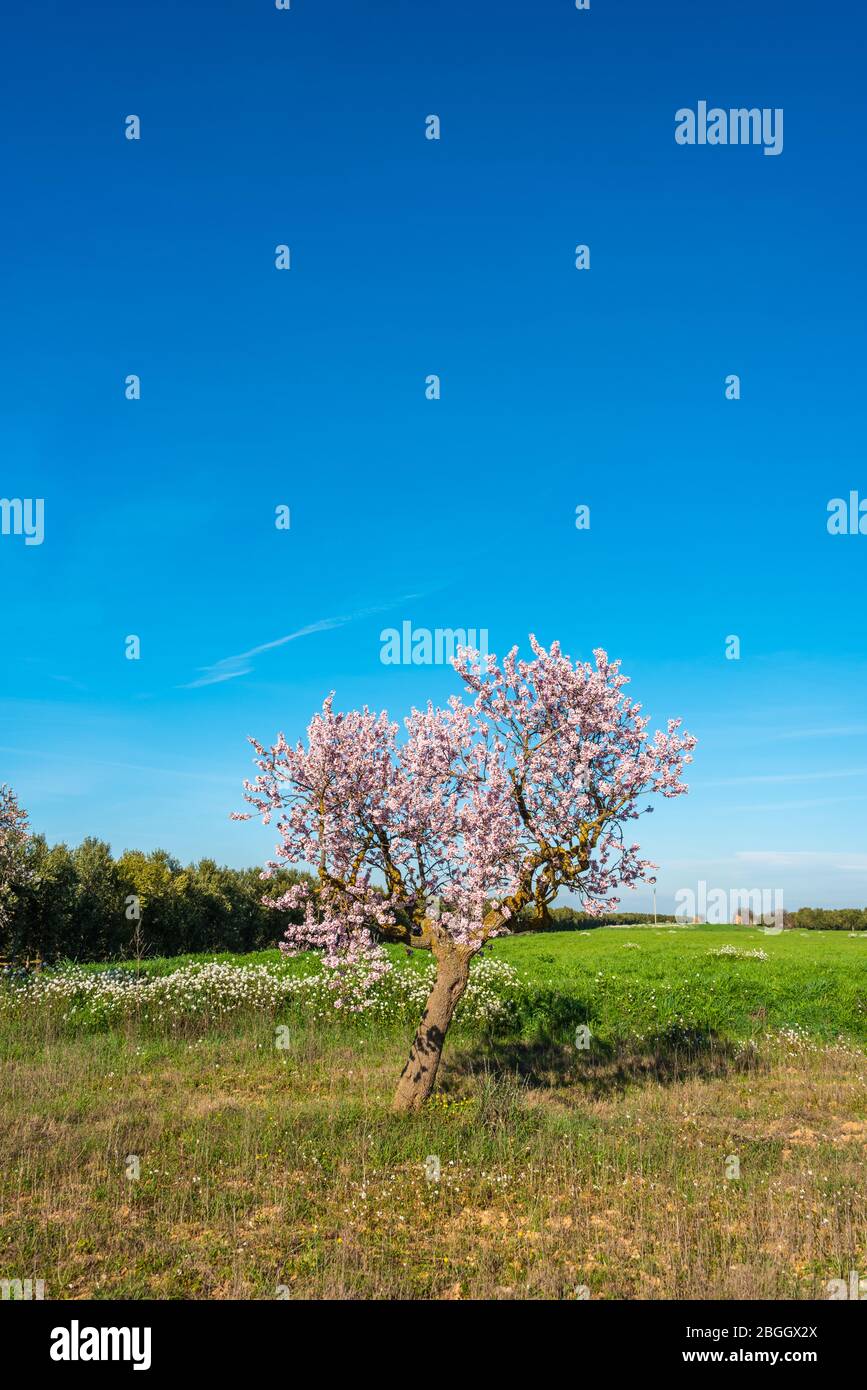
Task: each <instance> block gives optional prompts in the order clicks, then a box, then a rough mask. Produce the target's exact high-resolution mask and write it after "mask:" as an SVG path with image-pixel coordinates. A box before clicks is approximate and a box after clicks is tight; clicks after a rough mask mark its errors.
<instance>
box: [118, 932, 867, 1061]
mask: <svg viewBox="0 0 867 1390" xmlns="http://www.w3.org/2000/svg"><path fill="white" fill-rule="evenodd" d="M726 945H733V946H735V947H736V948H738V949H739V950H756V949H758V950H762V951H764V952H765V953H766V954H767V956H768V960H766V961H763V960H749V959H740V958H735V959H731V958H720V957H718V956H714V955H712V954H710V952H712V951H715V950H719V949H720V947H723V946H726ZM390 953H391V955H392V958H393V960H394V961H395V963H396V964H398V965H400V966H401V967H403V968H406V969H416V970H420V969H424V968H425V967H426V966H427V965H428V964H429V962H430V956H429V955H428V954H427V953H425V952H413V953H412V956H411V957H407V955H406V953H405V951H403V950H401V949H400V948H397V947H393V948H390ZM488 953H489V954H490V955H492V956H494V957H495V958H497V959H500V960H504V961H506V962H508V963H509V964H510V965H512V966H513V967H514V968H515V969H516V970H517V971H518V973H519V976H520V978H521V982H522V988H521V990H520V993H519V994H518V996H517V997H516V999H515V1001H514V1007H513V1011H512V1023H513V1032H514V1034H515V1035H516V1036H522V1037H525V1038H527V1039H530V1038H533V1039H537V1040H538V1039H540V1038H544V1037H548V1038H561V1037H562V1038H563V1039H565V1038H566V1037H567V1036H568V1035H569V1033H570V1032H573V1033H574V1029H575V1027H576V1026H577V1025H578V1024H581V1023H586V1024H588V1025H589V1027H590V1028H591V1030H592V1032H593V1034H594V1036H595V1037H596V1039H597V1040H598V1042H599V1043H600V1044H603V1045H604V1044H615V1043H617V1042H620V1041H626V1040H630V1041H632V1040H635V1039H639V1040H642V1039H646V1040H650V1039H652V1038H655V1037H666V1036H668V1037H676V1036H678V1035H695V1034H704V1035H707V1034H713V1035H715V1036H718V1037H721V1038H726V1039H731V1040H736V1039H744V1038H754V1037H758V1036H761V1035H762V1034H764V1033H765V1032H768V1031H771V1032H779V1031H784V1030H794V1031H797V1032H802V1033H804V1034H806V1035H807V1036H809V1037H813V1038H816V1039H818V1040H826V1041H833V1040H835V1039H837V1038H843V1039H848V1040H850V1041H853V1042H856V1043H860V1044H867V933H864V934H862V935H860V936H858V937H852V936H850V935H848V934H847V933H845V932H783V933H781V934H780V935H767V934H765V933H764V932H763V931H762V930H761V929H760V928H755V927H742V926H727V927H706V926H699V927H676V928H672V927H665V926H660V927H658V928H654V927H652V926H647V927H618V928H614V927H600V928H597V929H594V930H591V931H580V932H550V933H544V934H541V933H540V934H537V935H524V936H519V937H511V938H505V939H503V940H498V941H496V942H494V943H493V944H492V945H491V946H490V947H489V948H488ZM214 959H216V960H220V961H232V962H235V963H238V964H241V963H243V964H266V963H269V962H274V961H277V960H278V959H281V957H280V955H279V952H277V951H256V952H252V953H250V954H246V955H237V954H232V953H231V952H223V953H221V954H218V955H216V956H214V955H208V956H179V957H174V958H166V957H161V958H159V959H156V960H145V961H143V962H142V964H141V968H142V969H143V970H144V971H145V972H147V973H148V974H157V975H164V974H168V973H170V972H171V971H173V970H175V969H177V968H178V966H179V965H181V964H184V963H187V962H189V961H197V960H198V961H202V960H214ZM93 968H94V969H97V970H98V969H105V968H107V967H105V966H95V967H93ZM126 968H128V969H135V968H136V967H135V965H134V964H129V963H128V964H127V967H126ZM292 968H293V969H295V970H298V971H299V972H306V971H309V970H310V969H312V968H314V963H313V961H311V960H310V959H309V958H304V957H301V958H298V959H297V960H295V961H294V962H293V966H292Z"/></svg>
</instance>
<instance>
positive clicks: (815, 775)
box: [694, 767, 867, 790]
mask: <svg viewBox="0 0 867 1390" xmlns="http://www.w3.org/2000/svg"><path fill="white" fill-rule="evenodd" d="M838 777H867V767H848V768H840V769H838V770H832V771H828V772H769V773H761V774H759V775H758V776H753V775H750V776H747V777H720V778H718V779H716V780H715V781H713V782H702V783H701V788H702V790H703V789H704V788H705V787H740V786H747V785H748V784H753V783H765V782H824V781H825V780H826V779H835V778H838ZM694 789H695V790H698V784H696V787H695V788H694Z"/></svg>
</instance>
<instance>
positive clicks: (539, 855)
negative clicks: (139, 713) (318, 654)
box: [234, 637, 695, 1110]
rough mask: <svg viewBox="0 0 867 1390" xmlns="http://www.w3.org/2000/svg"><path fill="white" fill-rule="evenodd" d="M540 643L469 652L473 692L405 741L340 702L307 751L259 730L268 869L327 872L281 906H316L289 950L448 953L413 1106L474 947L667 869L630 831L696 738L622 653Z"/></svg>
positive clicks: (432, 1067)
mask: <svg viewBox="0 0 867 1390" xmlns="http://www.w3.org/2000/svg"><path fill="white" fill-rule="evenodd" d="M530 642H531V646H532V651H533V657H532V659H531V660H529V661H523V660H519V657H518V652H517V648H514V649H513V650H512V651H511V652H509V654H508V656H507V657H506V658H505V660H504V661H503V662H502V663H501V664H499V663H498V662H497V659H496V658H495V657H493V656H484V657H482V656H480V654H479V653H478V652H476V651H472V650H469V649H466V648H462V649H460V650H459V652H458V656H457V658H456V660H455V662H454V666H455V669H456V670H457V671H458V673H459V674H460V675H461V676H462V678H463V681H464V687H465V697H464V698H461V697H459V696H457V695H456V696H454V697H453V698H452V699H451V700H450V702H449V704H448V707H447V708H446V709H435V708H434V707H433V706H432V705H428V707H427V709H426V710H413V711H412V713H411V714H410V716H409V717H408V719H406V721H405V736H404V737H403V738H402V739H398V729H397V726H396V725H395V724H393V723H391V722H390V720H389V719H388V716H387V715H385V714H374V713H372V712H371V711H370V710H368V709H367V708H365V709H362V710H360V711H359V710H354V711H352V712H350V713H348V714H339V713H335V711H334V708H333V697H332V696H329V698H328V699H327V700H326V701H325V703H324V705H323V707H322V712H321V713H320V714H317V715H315V716H314V718H313V720H312V722H311V723H310V726H309V728H308V730H307V742H306V744H302V743H299V744H297V745H296V746H295V747H291V746H290V745H289V744H288V743H287V742H286V740H285V738H284V737H283V735H282V734H280V735H279V737H278V739H277V742H276V743H275V744H274V745H273V746H272V747H271V748H269V749H266V748H265V747H264V746H263V745H262V744H260V743H257V742H256V740H255V739H251V743H252V744H253V747H254V748H255V750H256V753H257V760H256V761H257V766H258V769H259V771H258V775H257V776H256V777H255V778H254V779H253V780H251V781H248V782H246V783H245V789H246V790H245V798H246V800H247V801H248V802H249V803H250V804H251V805H252V806H254V807H255V809H256V811H257V812H258V813H259V814H260V815H261V816H262V818H263V820H264V821H265V823H266V824H268V823H269V822H270V821H271V820H272V818H274V817H276V825H277V830H278V832H279V836H280V844H279V846H278V848H277V851H276V859H275V860H274V861H272V862H271V863H270V864H269V865H268V866H267V867H266V869H265V872H264V876H265V877H268V875H269V874H270V873H272V872H273V871H274V869H275V868H277V867H278V866H279V865H280V864H281V863H289V864H292V865H300V864H305V865H309V866H310V867H311V868H312V869H313V870H314V872H315V875H316V886H315V888H314V889H312V890H311V888H310V887H309V886H308V885H305V884H299V885H296V886H294V887H292V888H291V889H289V891H288V892H287V893H285V894H283V895H282V896H281V897H279V898H277V899H272V900H269V901H271V905H272V906H274V907H276V908H281V909H289V908H294V909H297V908H301V909H302V912H303V920H301V921H300V922H299V923H298V924H295V925H291V926H290V927H289V928H288V930H287V932H286V937H285V941H284V942H283V943H282V949H284V950H285V951H287V952H289V953H294V952H297V951H303V950H307V949H310V948H316V949H320V950H322V952H323V955H324V960H325V962H326V964H329V965H333V966H341V965H343V964H346V963H354V964H361V963H366V964H367V967H368V968H369V969H370V970H372V971H374V972H375V971H377V970H378V969H381V967H382V963H383V960H384V951H383V943H384V942H402V943H403V944H404V945H405V946H407V947H410V948H413V949H416V950H425V951H430V952H432V954H433V956H434V958H435V960H436V963H437V974H436V979H435V982H434V985H433V989H432V991H431V994H430V997H429V998H428V1001H427V1005H426V1007H425V1010H424V1013H423V1015H422V1019H421V1022H420V1024H419V1028H418V1031H417V1033H416V1036H415V1039H414V1040H413V1044H412V1047H411V1049H410V1054H409V1059H408V1061H407V1064H406V1066H405V1067H404V1070H403V1073H402V1075H401V1078H400V1081H399V1084H398V1087H397V1092H396V1095H395V1100H394V1105H395V1109H397V1110H413V1109H417V1108H418V1107H419V1106H420V1105H421V1104H422V1102H423V1101H424V1100H425V1099H426V1098H427V1097H428V1096H429V1095H430V1093H431V1091H432V1090H433V1086H434V1082H435V1080H436V1074H437V1069H438V1067H439V1062H440V1058H441V1056H442V1048H443V1043H444V1040H445V1036H446V1032H447V1030H448V1027H449V1024H450V1023H451V1020H452V1017H453V1015H454V1011H455V1007H456V1005H457V1003H458V1001H459V1000H460V998H461V995H462V994H463V992H464V990H465V988H466V985H467V979H468V972H469V966H470V961H471V960H472V958H473V956H475V955H476V954H477V953H478V952H479V951H480V950H481V949H482V947H483V946H484V945H485V943H486V942H488V941H490V940H491V939H492V938H493V937H495V936H498V935H500V934H502V933H503V932H506V931H508V930H509V924H510V923H512V922H514V920H515V918H516V916H517V914H519V913H523V912H525V910H527V911H529V912H530V914H531V917H532V919H533V921H535V923H536V924H537V925H538V926H544V925H545V923H546V921H547V920H548V909H549V906H550V904H551V902H552V901H553V900H554V898H555V897H556V895H557V894H558V892H559V891H560V890H561V889H567V890H569V891H570V892H572V893H574V894H577V895H578V897H579V898H580V900H581V901H582V903H583V905H584V908H585V910H587V911H588V912H590V913H595V914H599V913H602V912H604V911H606V910H608V909H610V908H612V907H614V906H616V903H617V898H616V897H615V896H614V893H615V890H616V889H617V888H618V887H620V886H624V885H625V886H632V885H634V884H636V883H637V882H639V881H646V882H653V879H652V877H651V876H650V872H649V871H651V870H652V869H654V868H655V867H656V866H655V865H653V864H651V863H650V862H649V861H648V860H645V859H641V858H639V846H638V845H637V844H634V843H630V842H628V841H627V839H626V836H625V830H626V827H627V826H628V823H629V822H630V821H632V820H635V819H636V818H637V817H638V815H639V814H640V809H639V804H638V803H639V801H640V800H641V799H643V798H645V797H646V796H647V795H648V793H651V792H659V793H661V794H662V795H663V796H666V797H673V796H678V795H680V794H681V793H682V792H685V791H686V790H687V788H686V786H685V784H684V783H683V782H682V781H681V780H680V779H681V774H682V772H683V768H684V764H685V763H689V762H691V761H692V758H691V752H692V749H693V747H694V746H695V739H694V738H693V737H692V736H691V735H690V734H687V733H685V732H684V733H681V732H680V722H681V721H680V720H669V722H668V726H667V730H666V732H664V733H663V732H661V731H658V732H656V733H654V734H653V735H652V736H651V735H650V734H649V732H648V730H649V722H650V721H649V718H648V717H647V716H645V715H643V714H642V713H641V706H640V705H639V704H636V703H635V702H634V701H632V700H631V699H629V698H628V696H627V695H626V694H625V693H624V686H625V685H627V684H628V681H627V677H625V676H623V675H621V673H620V663H619V662H616V661H614V662H611V661H609V660H608V657H607V656H606V654H605V652H604V651H602V650H597V651H595V652H594V658H595V660H594V662H593V663H587V662H583V663H582V662H575V663H573V662H572V661H571V660H570V658H569V657H568V656H565V655H564V654H563V653H562V652H561V650H560V646H559V644H558V643H556V642H555V643H553V644H552V646H551V647H550V649H548V650H545V648H544V647H542V646H540V644H539V643H538V642H537V641H536V640H535V638H533V637H531V639H530ZM641 809H642V810H643V809H648V810H649V809H650V808H649V807H642V808H641ZM251 814H252V812H247V813H236V814H235V817H234V818H235V819H238V820H245V819H249V818H250V815H251ZM336 1002H338V1003H339V1002H340V998H339V994H338V995H337V997H336Z"/></svg>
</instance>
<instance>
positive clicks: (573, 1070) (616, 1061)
mask: <svg viewBox="0 0 867 1390" xmlns="http://www.w3.org/2000/svg"><path fill="white" fill-rule="evenodd" d="M445 1062H446V1065H445V1068H444V1074H443V1075H442V1080H441V1087H442V1089H443V1090H444V1091H449V1090H457V1089H463V1087H464V1086H465V1085H466V1082H467V1081H468V1080H470V1079H474V1078H478V1077H480V1076H483V1077H485V1078H503V1079H505V1078H509V1079H511V1080H513V1081H514V1080H518V1081H520V1082H521V1083H523V1084H524V1085H525V1086H527V1087H529V1088H532V1089H538V1090H548V1091H552V1092H555V1091H559V1090H563V1089H567V1088H568V1089H574V1088H576V1087H578V1088H580V1089H581V1090H582V1091H583V1092H584V1093H585V1094H586V1095H588V1096H590V1097H592V1098H594V1099H604V1098H605V1097H608V1096H612V1095H618V1094H622V1092H623V1091H625V1090H626V1089H627V1087H629V1086H633V1085H636V1084H647V1085H657V1086H670V1085H673V1084H675V1083H677V1082H682V1081H689V1080H696V1079H701V1080H718V1079H721V1078H725V1077H727V1076H733V1075H743V1074H745V1073H749V1072H755V1071H759V1070H764V1069H765V1064H764V1063H762V1062H761V1060H760V1058H759V1056H758V1053H757V1052H756V1051H755V1049H754V1048H752V1047H750V1046H749V1045H748V1044H743V1043H733V1042H731V1041H729V1040H728V1039H726V1038H722V1037H720V1036H719V1034H717V1033H714V1032H713V1031H712V1030H710V1031H707V1032H702V1031H694V1032H683V1031H680V1030H678V1031H677V1032H673V1033H668V1034H664V1035H662V1036H660V1037H658V1038H655V1039H654V1040H653V1041H652V1042H646V1043H643V1044H639V1043H615V1044H607V1045H606V1044H603V1043H601V1042H600V1041H599V1040H598V1039H595V1038H594V1039H592V1040H591V1043H590V1046H589V1047H588V1048H587V1049H586V1050H584V1049H580V1048H577V1047H576V1046H575V1044H574V1043H573V1042H568V1043H566V1042H563V1041H562V1040H555V1039H552V1038H547V1039H542V1040H538V1041H536V1042H523V1041H514V1040H510V1041H500V1042H497V1041H493V1040H492V1041H490V1042H483V1043H478V1044H476V1045H475V1046H472V1047H466V1046H465V1047H460V1046H457V1047H454V1048H453V1049H451V1050H450V1052H447V1054H446V1059H445Z"/></svg>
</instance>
